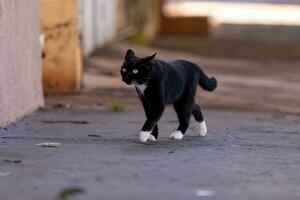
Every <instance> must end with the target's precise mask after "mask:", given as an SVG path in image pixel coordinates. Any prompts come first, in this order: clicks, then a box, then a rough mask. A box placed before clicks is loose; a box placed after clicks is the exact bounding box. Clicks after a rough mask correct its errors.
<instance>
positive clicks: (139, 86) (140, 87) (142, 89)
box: [135, 84, 147, 94]
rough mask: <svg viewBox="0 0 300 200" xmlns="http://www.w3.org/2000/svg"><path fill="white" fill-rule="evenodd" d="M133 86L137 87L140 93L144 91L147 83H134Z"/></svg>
mask: <svg viewBox="0 0 300 200" xmlns="http://www.w3.org/2000/svg"><path fill="white" fill-rule="evenodd" d="M135 87H136V88H137V90H138V91H139V92H140V93H141V94H144V91H145V90H146V88H147V85H145V84H142V85H135Z"/></svg>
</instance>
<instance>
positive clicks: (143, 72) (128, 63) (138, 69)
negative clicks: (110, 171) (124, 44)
mask: <svg viewBox="0 0 300 200" xmlns="http://www.w3.org/2000/svg"><path fill="white" fill-rule="evenodd" d="M155 56H156V53H155V54H153V55H152V56H147V57H144V58H139V57H136V56H135V53H134V52H133V51H132V50H131V49H128V50H127V52H126V55H125V60H124V63H123V65H122V67H121V75H122V80H123V81H124V82H125V83H126V84H128V85H131V84H135V85H140V84H144V83H147V82H148V81H149V80H150V79H151V70H152V66H153V59H154V58H155Z"/></svg>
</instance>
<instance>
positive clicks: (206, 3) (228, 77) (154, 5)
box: [41, 0, 300, 114]
mask: <svg viewBox="0 0 300 200" xmlns="http://www.w3.org/2000/svg"><path fill="white" fill-rule="evenodd" d="M54 2H55V1H49V0H48V1H47V0H42V4H41V6H42V11H41V14H42V21H41V23H42V34H44V35H45V40H46V42H45V46H44V52H45V55H46V56H45V58H44V62H43V64H44V91H45V92H46V94H49V98H47V103H49V104H50V105H53V104H57V101H58V100H60V101H61V100H63V102H64V103H65V104H70V105H79V104H80V105H89V106H91V105H95V107H97V108H99V107H101V108H105V106H107V105H110V102H111V101H119V102H120V103H122V104H124V105H123V106H124V107H126V108H127V109H132V108H135V107H136V106H137V105H139V104H136V103H137V101H138V100H137V98H136V95H135V91H134V90H132V88H130V87H128V86H126V85H125V84H123V83H122V82H121V78H120V74H119V68H120V66H121V64H122V61H123V57H124V53H125V51H126V49H128V48H132V49H134V50H135V51H136V52H137V54H138V55H139V56H146V55H150V54H152V53H153V52H158V58H159V59H163V60H171V59H187V60H190V61H193V62H195V63H197V64H198V65H199V66H201V67H202V68H203V69H204V70H205V71H207V72H208V74H210V75H214V76H216V77H217V78H218V80H219V83H220V84H219V88H218V90H217V91H216V92H215V93H211V94H210V93H204V92H200V93H199V95H198V100H199V101H200V103H201V104H204V108H211V109H226V110H245V111H259V112H272V113H290V114H299V113H300V110H299V109H298V108H299V106H300V102H299V100H298V99H299V94H300V86H299V77H298V76H299V70H300V69H299V67H300V62H299V61H300V60H299V58H300V57H299V56H300V45H299V43H300V39H299V35H300V26H299V25H300V3H299V1H296V0H151V1H149V0H112V1H105V0H90V1H86V0H79V1H77V2H76V1H66V2H72V3H73V4H74V6H73V8H74V9H73V13H72V10H71V11H70V9H69V8H70V6H68V5H67V4H68V3H62V2H61V1H57V4H60V5H59V6H60V7H61V8H60V9H56V10H55V11H54V10H53V11H51V13H53V14H56V15H62V14H66V13H67V12H70V16H72V15H73V17H74V21H73V26H74V32H76V31H77V34H78V38H79V41H78V48H79V50H78V51H80V52H81V53H77V52H76V50H75V51H74V53H73V56H74V58H73V62H75V61H77V63H76V62H75V63H73V64H72V65H70V64H66V68H67V67H68V66H71V67H73V68H76V69H74V70H77V72H76V73H74V75H73V76H74V77H73V79H74V80H73V79H72V78H71V79H70V80H69V81H71V82H73V87H71V85H69V84H68V80H67V79H66V76H60V75H62V74H63V72H62V71H63V69H62V71H60V70H59V71H58V72H57V74H56V73H55V74H54V75H55V77H52V76H51V75H50V74H52V70H56V68H57V67H55V66H53V68H55V69H50V66H51V65H52V64H51V63H52V62H53V60H55V59H54V58H53V57H51V55H49V54H50V53H49V52H51V51H53V52H57V49H55V48H60V47H59V46H55V47H53V46H52V47H51V45H52V43H56V42H59V39H58V38H56V41H52V40H48V38H49V34H52V33H51V31H50V32H49V31H47V30H45V29H43V26H46V25H47V23H49V22H48V21H47V20H46V18H49V17H51V19H52V15H53V14H48V13H47V12H44V10H48V11H49V12H50V10H49V6H50V5H49V4H55V3H54ZM76 3H77V5H75V4H76ZM64 6H67V7H68V11H67V10H64V9H63V7H64ZM70 16H66V19H68V18H70ZM66 19H63V17H61V19H58V21H61V22H58V23H62V22H65V20H66ZM65 29H66V27H63V26H62V27H61V29H57V30H55V31H61V32H62V34H61V35H60V38H61V40H66V38H69V35H67V34H65V36H64V34H63V33H64V30H65ZM75 29H76V30H75ZM77 34H76V35H75V36H74V41H73V43H75V40H76V38H77ZM64 37H65V38H64ZM64 45H66V43H60V46H64ZM70 45H71V44H70ZM74 48H75V46H74ZM65 53H67V52H65ZM60 56H62V57H63V58H60V59H61V60H62V61H63V62H66V63H67V57H66V56H65V55H64V52H62V53H61V55H60ZM81 63H83V65H82V66H81V67H78V66H79V65H81ZM54 65H56V64H54ZM60 68H61V66H60ZM76 74H77V75H76ZM52 75H53V74H52ZM78 91H79V94H78V93H77V94H76V95H75V96H74V95H71V96H64V97H63V99H62V97H61V96H57V95H55V96H52V95H53V94H60V93H65V92H66V93H73V92H78ZM50 95H51V96H50ZM94 97H97V98H94Z"/></svg>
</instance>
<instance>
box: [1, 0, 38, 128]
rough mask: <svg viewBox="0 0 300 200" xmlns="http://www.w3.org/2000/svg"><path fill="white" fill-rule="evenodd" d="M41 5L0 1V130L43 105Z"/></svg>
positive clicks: (35, 2) (33, 0) (15, 0)
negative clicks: (40, 38)
mask: <svg viewBox="0 0 300 200" xmlns="http://www.w3.org/2000/svg"><path fill="white" fill-rule="evenodd" d="M39 33H40V28H39V1H36V0H26V1H19V0H1V1H0V47H1V48H0V127H2V126H5V125H6V124H8V123H9V122H12V121H14V120H16V119H18V118H20V117H22V116H24V115H25V114H29V113H31V112H32V111H34V110H35V109H37V108H38V107H40V106H42V105H43V103H44V100H43V92H42V73H41V51H40V44H39Z"/></svg>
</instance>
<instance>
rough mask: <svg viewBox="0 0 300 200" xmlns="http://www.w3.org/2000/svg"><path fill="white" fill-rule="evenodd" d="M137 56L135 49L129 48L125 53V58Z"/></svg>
mask: <svg viewBox="0 0 300 200" xmlns="http://www.w3.org/2000/svg"><path fill="white" fill-rule="evenodd" d="M133 57H135V53H134V51H132V50H131V49H128V50H127V52H126V55H125V60H130V59H131V58H133Z"/></svg>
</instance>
